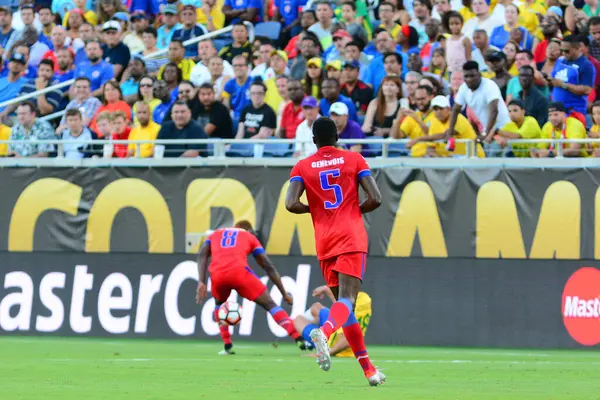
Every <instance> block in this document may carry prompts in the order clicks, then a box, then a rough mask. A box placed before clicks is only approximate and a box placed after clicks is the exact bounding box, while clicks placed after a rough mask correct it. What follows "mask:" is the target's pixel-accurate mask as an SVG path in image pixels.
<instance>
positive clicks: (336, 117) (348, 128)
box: [329, 102, 367, 153]
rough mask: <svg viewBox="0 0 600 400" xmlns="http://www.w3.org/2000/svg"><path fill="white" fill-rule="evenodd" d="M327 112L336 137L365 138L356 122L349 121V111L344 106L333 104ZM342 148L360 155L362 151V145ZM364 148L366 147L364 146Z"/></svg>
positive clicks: (350, 145)
mask: <svg viewBox="0 0 600 400" xmlns="http://www.w3.org/2000/svg"><path fill="white" fill-rule="evenodd" d="M329 112H330V118H331V119H332V120H333V122H334V123H335V126H336V128H337V131H338V137H339V138H340V139H364V138H366V135H365V134H364V132H363V131H362V129H360V125H359V124H358V123H357V122H355V121H352V120H351V119H349V115H348V114H349V110H348V106H347V105H346V104H344V103H341V102H338V103H333V104H332V105H331V108H330V110H329ZM342 147H345V148H346V149H348V150H350V151H355V152H357V153H360V152H361V151H362V150H363V145H361V144H349V145H342ZM365 147H367V146H366V145H365Z"/></svg>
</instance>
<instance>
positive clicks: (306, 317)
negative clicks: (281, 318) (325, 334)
mask: <svg viewBox="0 0 600 400" xmlns="http://www.w3.org/2000/svg"><path fill="white" fill-rule="evenodd" d="M312 294H313V296H314V297H318V298H319V299H323V298H324V297H325V296H327V298H329V299H330V300H331V301H332V302H335V301H336V299H335V297H334V296H333V293H332V292H331V290H330V289H329V288H328V287H327V286H319V287H317V288H316V289H314V290H313V293H312ZM371 313H372V312H371V298H370V297H369V295H368V294H366V293H365V292H359V293H358V297H357V298H356V305H355V307H354V315H355V316H356V319H357V320H358V323H359V324H360V328H361V329H362V332H363V335H365V334H366V332H367V327H368V326H369V321H370V320H371ZM328 317H329V308H327V307H325V306H324V305H323V304H321V303H319V302H316V303H313V304H312V305H311V306H310V308H309V309H308V310H306V312H305V313H304V314H303V315H298V316H297V317H296V318H295V319H294V327H295V328H296V331H298V332H300V333H301V334H302V337H303V338H304V340H306V341H307V342H308V343H310V344H311V345H312V341H311V338H310V332H311V331H312V330H313V329H317V328H319V327H320V326H321V325H323V324H324V323H325V321H327V318H328ZM328 343H329V349H330V352H329V353H330V355H332V356H336V357H354V354H352V350H351V349H350V345H349V344H348V341H347V340H346V338H345V337H344V332H343V331H342V329H341V328H340V329H338V330H337V331H336V332H334V333H333V335H331V337H330V338H329V342H328Z"/></svg>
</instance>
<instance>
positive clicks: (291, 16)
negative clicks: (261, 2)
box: [275, 0, 298, 26]
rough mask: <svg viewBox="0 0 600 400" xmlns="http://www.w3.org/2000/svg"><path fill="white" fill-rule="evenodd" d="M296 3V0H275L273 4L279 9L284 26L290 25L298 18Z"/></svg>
mask: <svg viewBox="0 0 600 400" xmlns="http://www.w3.org/2000/svg"><path fill="white" fill-rule="evenodd" d="M297 3H298V1H297V0H275V6H276V7H277V9H278V10H279V15H281V18H283V19H284V20H285V26H290V25H291V24H292V23H293V22H294V21H296V20H297V19H298V4H297Z"/></svg>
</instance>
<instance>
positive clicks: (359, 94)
mask: <svg viewBox="0 0 600 400" xmlns="http://www.w3.org/2000/svg"><path fill="white" fill-rule="evenodd" d="M359 69H360V63H359V62H358V61H357V60H352V61H346V62H345V63H344V64H343V67H342V79H341V82H343V83H342V84H341V85H340V93H341V94H342V95H343V96H346V97H348V98H349V99H350V100H352V102H353V103H354V107H355V108H356V113H357V114H358V115H359V117H361V116H364V115H365V114H366V112H367V108H368V107H369V103H370V102H371V100H373V89H372V88H371V87H370V86H368V85H367V84H365V83H364V82H363V81H361V80H359Z"/></svg>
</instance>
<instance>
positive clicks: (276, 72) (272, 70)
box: [263, 50, 290, 81]
mask: <svg viewBox="0 0 600 400" xmlns="http://www.w3.org/2000/svg"><path fill="white" fill-rule="evenodd" d="M287 64H288V56H287V54H286V53H285V51H283V50H273V51H271V55H270V57H269V64H268V65H269V67H268V68H267V70H266V71H265V74H264V75H263V81H267V80H269V79H273V78H275V77H277V76H282V75H285V76H289V75H290V70H289V69H288V67H287Z"/></svg>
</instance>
